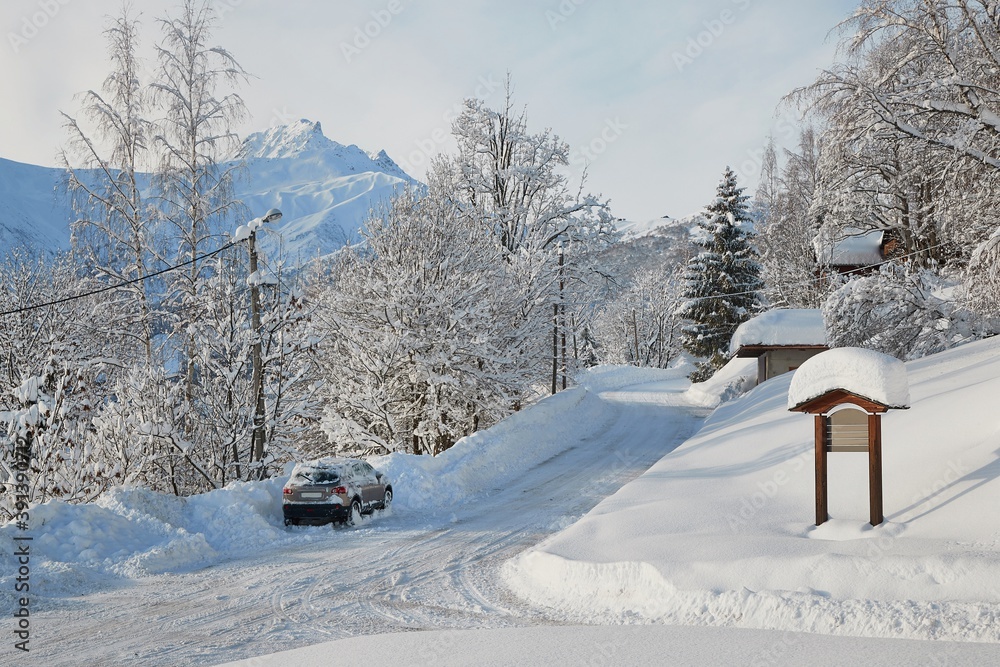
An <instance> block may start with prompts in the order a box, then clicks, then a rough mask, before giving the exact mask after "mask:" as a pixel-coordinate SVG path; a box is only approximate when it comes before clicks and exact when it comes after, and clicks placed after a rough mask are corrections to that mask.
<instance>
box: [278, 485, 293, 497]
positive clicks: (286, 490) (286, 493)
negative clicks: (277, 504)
mask: <svg viewBox="0 0 1000 667" xmlns="http://www.w3.org/2000/svg"><path fill="white" fill-rule="evenodd" d="M281 493H283V494H284V495H286V496H290V495H292V493H294V492H293V491H292V490H291V489H289V488H288V487H287V486H286V487H285V488H283V489H282V490H281Z"/></svg>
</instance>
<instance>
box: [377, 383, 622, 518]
mask: <svg viewBox="0 0 1000 667" xmlns="http://www.w3.org/2000/svg"><path fill="white" fill-rule="evenodd" d="M625 372H626V373H627V372H628V371H627V369H626V371H625ZM616 375H617V374H616V373H614V372H612V373H609V377H608V378H607V380H610V382H611V383H612V384H614V383H615V382H616V380H614V379H612V378H615V377H616ZM570 413H572V414H573V415H575V416H576V417H578V418H576V419H574V420H572V421H571V422H567V421H566V420H565V419H561V418H560V415H565V414H570ZM610 419H611V413H610V412H609V410H608V408H607V405H606V404H605V403H603V402H602V401H601V400H600V398H598V397H597V395H596V394H595V393H593V392H590V391H588V390H587V389H586V388H584V387H575V388H572V389H569V390H567V391H564V392H560V393H558V394H555V395H554V396H549V397H547V398H545V399H543V400H541V401H539V402H538V403H536V404H535V405H532V406H531V407H530V408H528V409H526V410H524V411H522V412H518V413H515V414H513V415H511V416H510V417H508V418H507V419H505V420H503V421H502V422H500V423H499V424H497V425H495V426H494V427H492V428H490V429H487V430H485V431H480V432H479V433H475V434H473V435H471V436H468V437H466V438H462V439H461V440H459V441H458V442H457V443H455V445H454V446H453V447H452V448H451V449H448V450H447V451H445V452H443V453H441V454H440V455H438V456H435V457H429V456H416V455H413V454H389V455H388V456H380V457H374V458H371V459H369V461H370V462H371V464H372V465H373V466H375V467H376V468H378V469H379V470H382V471H384V472H386V473H387V474H388V475H389V478H390V479H391V480H392V483H393V491H394V492H395V495H394V496H393V505H394V507H396V508H402V509H409V510H436V509H444V508H448V507H451V506H452V505H454V504H456V503H460V502H465V501H467V500H468V499H470V498H473V497H475V496H477V495H481V494H484V493H488V492H490V491H492V490H494V489H497V488H499V487H501V486H502V485H504V484H506V483H508V482H510V481H511V480H512V479H514V478H515V477H517V476H519V475H522V474H524V473H525V472H526V471H528V470H530V469H532V468H534V467H535V466H537V465H538V464H540V463H542V462H543V461H546V460H548V459H550V458H552V457H553V456H555V455H556V454H559V453H560V452H562V451H564V450H565V449H567V448H568V447H569V446H570V445H571V444H572V443H573V442H575V441H577V440H578V439H579V438H581V437H583V436H584V435H585V434H587V433H591V432H594V431H597V430H600V428H601V427H602V426H603V425H604V424H605V423H607V421H608V420H610Z"/></svg>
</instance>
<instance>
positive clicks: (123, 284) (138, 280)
mask: <svg viewBox="0 0 1000 667" xmlns="http://www.w3.org/2000/svg"><path fill="white" fill-rule="evenodd" d="M234 245H236V241H230V242H229V243H227V244H226V245H224V246H222V247H221V248H217V249H216V250H213V251H212V252H208V253H205V254H204V255H199V256H198V257H195V258H193V259H189V260H188V261H186V262H181V263H180V264H176V265H174V266H168V267H167V268H165V269H160V270H159V271H154V272H153V273H147V274H146V275H144V276H139V277H138V278H133V279H131V280H126V281H124V282H120V283H117V284H115V285H107V286H105V287H101V288H100V289H95V290H91V291H90V292H84V293H83V294H75V295H73V296H67V297H63V298H61V299H56V300H55V301H49V302H47V303H39V304H34V305H31V306H22V307H21V308H15V309H14V310H5V311H3V312H0V316H4V315H16V314H18V313H25V312H28V311H29V310H38V309H39V308H48V307H50V306H57V305H59V304H61V303H67V302H69V301H76V300H77V299H85V298H86V297H88V296H94V295H95V294H103V293H104V292H110V291H111V290H116V289H121V288H122V287H128V286H129V285H134V284H136V283H141V282H143V281H145V280H149V279H150V278H156V277H157V276H162V275H163V274H165V273H170V272H171V271H176V270H177V269H182V268H184V267H185V266H190V265H191V264H194V263H195V262H200V261H201V260H203V259H208V258H209V257H214V256H215V255H218V254H219V253H220V252H222V251H223V250H227V249H229V248H232V247H233V246H234Z"/></svg>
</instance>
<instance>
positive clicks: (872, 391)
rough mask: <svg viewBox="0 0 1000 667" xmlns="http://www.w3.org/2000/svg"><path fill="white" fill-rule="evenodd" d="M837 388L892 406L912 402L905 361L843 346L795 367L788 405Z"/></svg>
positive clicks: (896, 406) (790, 406) (805, 401)
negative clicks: (797, 367) (796, 368)
mask: <svg viewBox="0 0 1000 667" xmlns="http://www.w3.org/2000/svg"><path fill="white" fill-rule="evenodd" d="M836 389H844V390H846V391H849V392H851V393H852V394H856V395H858V396H862V397H864V398H867V399H870V400H873V401H876V402H878V403H881V404H882V405H887V406H889V407H893V408H904V407H907V406H908V405H909V403H910V387H909V383H908V381H907V378H906V364H904V363H903V362H902V361H900V360H899V359H896V358H895V357H890V356H889V355H887V354H882V353H881V352H875V351H873V350H864V349H861V348H856V347H841V348H837V349H834V350H827V351H826V352H822V353H820V354H817V355H816V356H815V357H812V358H810V359H807V360H806V361H805V362H803V363H802V365H801V366H800V367H799V369H798V370H797V371H795V373H794V375H793V376H792V383H791V386H790V387H789V389H788V409H789V410H791V409H793V408H797V407H799V406H801V405H804V404H805V403H808V402H809V401H811V400H812V399H814V398H817V397H819V396H822V395H823V394H825V393H827V392H829V391H833V390H836Z"/></svg>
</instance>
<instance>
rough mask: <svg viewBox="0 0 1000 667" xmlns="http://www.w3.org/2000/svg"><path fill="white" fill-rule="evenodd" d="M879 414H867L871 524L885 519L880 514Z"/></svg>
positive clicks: (880, 426) (880, 428)
mask: <svg viewBox="0 0 1000 667" xmlns="http://www.w3.org/2000/svg"><path fill="white" fill-rule="evenodd" d="M880 417H881V415H868V495H869V503H870V505H871V524H872V525H873V526H877V525H879V524H880V523H882V521H883V520H884V519H885V517H884V516H883V514H882V420H881V419H880Z"/></svg>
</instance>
